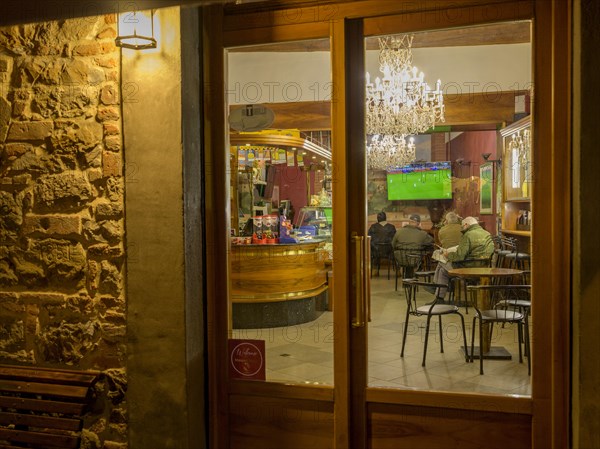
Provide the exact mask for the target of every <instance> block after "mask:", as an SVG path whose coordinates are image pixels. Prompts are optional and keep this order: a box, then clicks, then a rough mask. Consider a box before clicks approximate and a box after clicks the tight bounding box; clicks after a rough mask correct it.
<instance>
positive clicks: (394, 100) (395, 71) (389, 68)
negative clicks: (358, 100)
mask: <svg viewBox="0 0 600 449" xmlns="http://www.w3.org/2000/svg"><path fill="white" fill-rule="evenodd" d="M413 37H414V36H413V35H407V34H405V35H402V36H387V37H383V38H379V70H380V71H381V73H382V74H383V78H382V79H380V78H379V77H377V78H375V82H374V83H372V82H371V76H370V74H369V73H368V72H367V74H366V133H367V135H368V136H371V139H370V142H367V153H368V165H369V168H372V169H380V170H381V169H388V168H390V167H399V166H402V165H406V164H408V163H410V162H412V161H414V159H415V145H414V141H409V142H407V141H406V138H407V136H409V135H411V134H419V133H423V132H425V131H427V130H429V129H430V128H433V127H434V126H435V124H436V122H443V121H444V110H445V108H444V97H443V95H442V89H441V81H440V80H438V81H437V83H436V86H435V89H431V87H429V85H428V84H427V83H426V82H425V81H424V78H425V75H424V74H423V72H419V70H418V69H417V68H416V67H415V66H413V55H412V50H411V46H412V41H413ZM373 136H379V137H377V138H375V139H374V138H373Z"/></svg>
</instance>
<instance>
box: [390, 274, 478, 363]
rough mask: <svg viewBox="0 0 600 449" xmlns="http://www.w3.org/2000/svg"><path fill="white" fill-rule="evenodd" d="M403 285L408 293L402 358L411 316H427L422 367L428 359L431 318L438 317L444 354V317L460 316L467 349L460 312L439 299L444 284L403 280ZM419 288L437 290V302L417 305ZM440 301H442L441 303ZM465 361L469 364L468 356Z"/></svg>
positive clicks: (463, 329) (441, 346)
mask: <svg viewBox="0 0 600 449" xmlns="http://www.w3.org/2000/svg"><path fill="white" fill-rule="evenodd" d="M402 284H403V285H404V290H405V292H406V295H405V296H406V306H407V307H406V319H405V320H404V332H403V334H402V351H401V352H400V357H404V347H405V345H406V335H407V331H408V319H409V318H410V316H411V315H412V316H416V317H420V316H426V317H427V325H426V326H425V346H424V348H423V362H422V363H421V366H425V359H426V357H427V342H428V340H429V324H430V321H431V318H432V317H434V316H437V317H438V320H439V329H440V352H442V353H443V352H444V336H443V331H442V315H450V314H456V315H458V316H460V322H461V325H462V333H463V340H464V345H465V346H464V347H465V348H466V347H467V333H466V331H465V320H464V318H463V316H462V314H461V313H460V312H459V310H458V307H456V306H455V305H453V304H446V303H443V300H442V299H441V298H439V297H438V294H437V293H438V292H439V289H440V288H442V287H443V288H446V286H445V285H443V284H434V283H432V282H422V281H418V280H416V279H403V280H402ZM419 287H429V288H433V289H435V292H436V297H435V300H434V301H433V302H432V303H430V304H426V305H422V306H419V305H418V304H417V291H418V289H419ZM439 301H442V302H441V303H440V302H439ZM465 361H466V362H469V357H468V355H466V356H465Z"/></svg>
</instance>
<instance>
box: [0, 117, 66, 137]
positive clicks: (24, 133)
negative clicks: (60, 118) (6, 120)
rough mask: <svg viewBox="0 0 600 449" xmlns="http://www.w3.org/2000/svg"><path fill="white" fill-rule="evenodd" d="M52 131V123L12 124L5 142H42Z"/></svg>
mask: <svg viewBox="0 0 600 449" xmlns="http://www.w3.org/2000/svg"><path fill="white" fill-rule="evenodd" d="M53 129H54V122H51V121H41V122H12V123H11V125H10V128H9V130H8V136H7V140H43V139H45V138H46V137H48V136H49V135H50V134H51V133H52V130H53Z"/></svg>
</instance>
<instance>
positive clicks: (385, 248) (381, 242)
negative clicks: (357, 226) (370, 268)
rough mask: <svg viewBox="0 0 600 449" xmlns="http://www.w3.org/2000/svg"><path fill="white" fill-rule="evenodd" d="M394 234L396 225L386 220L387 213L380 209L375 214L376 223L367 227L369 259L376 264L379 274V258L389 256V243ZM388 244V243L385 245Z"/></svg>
mask: <svg viewBox="0 0 600 449" xmlns="http://www.w3.org/2000/svg"><path fill="white" fill-rule="evenodd" d="M394 234H396V226H394V225H393V224H391V223H388V222H387V215H386V214H385V212H383V211H381V212H379V213H378V214H377V223H374V224H372V225H371V227H370V228H369V236H370V237H371V260H372V262H373V264H374V265H375V264H376V265H377V273H378V274H379V264H380V261H381V259H384V260H385V259H387V258H388V257H389V256H391V243H392V239H393V238H394ZM385 244H389V245H385Z"/></svg>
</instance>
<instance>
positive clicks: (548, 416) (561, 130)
mask: <svg viewBox="0 0 600 449" xmlns="http://www.w3.org/2000/svg"><path fill="white" fill-rule="evenodd" d="M571 6H572V5H571V2H570V1H562V2H547V1H544V0H538V1H536V3H535V12H536V20H535V23H534V36H535V39H534V56H535V60H534V62H535V64H534V68H535V69H534V84H535V95H534V98H533V112H532V117H533V132H534V135H535V138H534V141H533V149H532V150H533V164H534V165H533V179H532V181H533V182H532V193H531V196H532V209H533V216H534V217H535V218H534V220H533V228H532V231H531V233H532V237H533V238H532V246H533V249H532V254H533V260H532V282H533V284H534V287H535V288H534V290H533V291H532V293H533V298H532V304H533V306H532V314H533V316H534V317H535V322H536V323H548V325H543V326H539V325H538V326H534V329H533V334H532V342H533V343H532V349H533V357H532V378H533V379H534V383H533V385H532V394H533V399H534V416H535V420H534V423H533V424H534V425H533V441H534V444H535V447H539V448H546V447H552V448H563V447H568V446H569V406H568V401H569V372H570V361H569V346H570V341H569V334H570V329H569V320H570V314H571V311H570V301H569V299H568V298H570V291H571V290H570V277H571V276H570V270H571V268H570V262H571V248H570V245H571V238H570V233H571V219H570V207H571V205H570V203H571V197H570V195H571V177H570V174H571V151H572V149H571V145H570V114H571V112H570V111H571V104H570V77H569V70H570V68H569V64H568V63H567V61H571V55H570V51H569V49H570V48H571V45H570V42H571V30H570V23H571V21H570V12H571ZM549 74H552V76H550V75H549ZM536 280H537V282H536ZM542 280H543V281H542ZM538 298H539V299H540V300H541V301H543V304H545V305H547V306H545V307H539V306H537V305H536V304H540V302H537V301H538ZM539 342H543V344H539ZM536 343H538V344H536ZM549 429H551V431H548V430H549Z"/></svg>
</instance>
